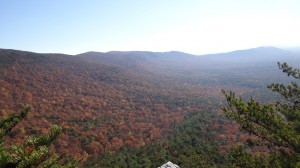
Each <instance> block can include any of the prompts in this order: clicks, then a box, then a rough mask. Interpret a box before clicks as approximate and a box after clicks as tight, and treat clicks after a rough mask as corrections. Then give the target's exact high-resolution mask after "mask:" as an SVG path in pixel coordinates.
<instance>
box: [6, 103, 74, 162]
mask: <svg viewBox="0 0 300 168" xmlns="http://www.w3.org/2000/svg"><path fill="white" fill-rule="evenodd" d="M29 111H30V107H26V108H24V109H23V110H21V112H20V113H19V114H16V113H13V114H11V115H9V116H7V117H4V118H3V119H1V120H0V167H9V168H14V167H20V168H25V167H26V168H31V167H43V168H58V167H59V168H72V167H77V165H78V161H76V160H75V159H73V158H71V157H69V156H66V155H64V154H61V155H56V154H52V153H51V152H50V149H49V147H50V145H51V144H52V143H53V142H54V140H55V139H56V138H57V137H58V135H59V134H60V133H61V128H60V127H59V126H56V125H55V126H53V127H52V128H51V130H50V131H49V132H48V133H47V134H44V135H41V136H39V137H28V138H26V139H25V140H24V142H23V143H20V144H13V145H11V146H4V145H3V141H4V139H5V137H6V136H7V135H8V133H9V132H11V130H12V129H13V128H14V127H15V126H16V125H17V124H18V123H19V122H20V121H21V120H22V119H24V118H25V117H26V116H27V114H28V112H29Z"/></svg>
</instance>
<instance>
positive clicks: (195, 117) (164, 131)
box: [0, 48, 300, 166]
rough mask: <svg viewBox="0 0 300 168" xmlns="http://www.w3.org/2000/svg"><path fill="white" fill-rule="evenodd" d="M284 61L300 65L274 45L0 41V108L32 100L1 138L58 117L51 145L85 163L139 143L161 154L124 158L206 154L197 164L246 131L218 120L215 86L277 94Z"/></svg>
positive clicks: (5, 110) (262, 96)
mask: <svg viewBox="0 0 300 168" xmlns="http://www.w3.org/2000/svg"><path fill="white" fill-rule="evenodd" d="M283 60H284V61H286V62H289V61H290V62H291V63H292V64H297V63H298V64H299V63H300V59H299V58H298V57H297V56H296V54H294V53H292V52H288V51H285V50H280V49H277V48H256V49H251V50H245V51H237V52H233V53H225V54H216V55H205V56H195V55H190V54H186V53H181V52H175V51H173V52H166V53H155V52H141V51H135V52H117V51H115V52H108V53H98V52H88V53H83V54H79V55H74V56H73V55H64V54H39V53H32V52H26V51H16V50H7V49H1V50H0V71H1V73H0V87H1V88H0V89H1V92H0V107H1V108H0V112H1V113H0V115H1V116H6V115H8V114H10V113H11V112H12V111H18V110H20V109H22V108H24V107H25V106H26V105H27V104H30V105H32V107H33V109H32V112H31V113H30V114H29V116H28V117H27V118H26V119H25V120H24V121H22V122H21V123H20V124H19V125H18V128H17V129H15V130H14V132H12V133H11V134H10V135H9V136H10V139H7V140H6V143H11V142H17V141H20V140H21V139H22V138H23V137H22V136H20V134H17V133H18V132H19V133H24V134H23V135H34V134H39V133H41V132H44V131H45V130H47V129H48V128H49V126H50V125H53V124H57V125H60V126H62V127H63V134H62V135H61V136H60V138H59V140H58V141H57V142H56V144H55V149H56V150H57V151H58V152H65V153H68V154H72V155H74V156H75V157H78V158H81V157H83V158H85V159H88V162H87V164H93V165H96V164H95V163H99V162H101V164H100V165H102V166H103V165H107V164H109V163H111V164H113V163H119V162H118V160H114V158H113V157H114V156H117V157H119V158H120V157H121V158H122V157H123V156H120V155H121V154H122V153H125V152H124V151H127V150H129V151H130V150H137V151H138V152H137V154H136V155H137V156H138V155H139V154H141V153H143V154H144V155H148V154H149V152H150V151H149V149H153V150H154V151H153V152H164V151H165V153H162V154H161V156H160V158H153V157H154V156H149V157H150V158H146V161H145V160H143V159H141V160H139V159H135V158H131V160H135V161H134V162H136V163H132V164H133V165H134V164H139V165H142V164H146V162H147V163H148V162H149V161H150V162H153V164H150V163H149V164H150V165H151V166H159V164H163V162H164V161H166V159H174V158H179V160H177V161H178V162H179V163H180V164H183V165H184V164H188V159H189V157H192V156H193V157H196V155H195V154H202V155H203V156H202V155H199V157H200V156H201V157H207V156H205V155H206V154H207V153H209V152H211V156H212V157H211V158H210V159H212V160H210V159H208V158H206V161H207V162H206V163H205V164H208V165H210V164H211V163H213V162H220V163H221V162H222V158H221V156H220V154H216V153H213V152H216V151H218V152H220V153H224V152H226V151H227V150H228V149H229V147H231V146H233V145H234V144H236V143H237V142H239V143H243V142H245V141H247V139H249V138H250V139H251V138H252V137H251V136H250V135H248V134H247V133H243V132H240V131H239V130H238V126H237V125H235V123H233V122H232V121H229V120H227V119H226V118H224V116H223V113H222V111H221V108H222V107H223V106H224V104H225V99H224V97H223V95H222V93H221V89H222V88H224V89H227V90H234V91H236V92H238V93H239V94H240V95H243V96H245V97H250V96H254V97H256V98H257V99H259V100H261V101H269V100H270V98H271V100H276V96H275V95H274V94H273V93H271V92H270V91H268V90H267V89H265V86H266V84H268V83H272V82H275V81H283V82H286V77H285V76H284V75H281V76H280V74H279V75H278V72H277V66H276V62H277V61H283ZM199 116H200V117H199ZM184 133H190V134H184ZM21 135H22V134H21ZM177 135H178V136H177ZM179 135H180V136H179ZM204 135H205V136H204ZM212 139H213V140H212ZM207 142H210V143H207ZM185 143H189V144H190V145H191V146H190V148H188V147H189V146H188V145H187V149H184V150H186V152H185V153H183V154H180V153H178V151H179V149H180V150H183V148H182V147H184V146H185ZM204 144H205V145H204ZM149 145H155V146H156V145H158V146H156V147H157V148H156V147H153V146H150V147H149ZM137 147H139V148H137ZM157 149H158V150H157ZM162 149H163V150H162ZM139 150H142V151H143V152H139ZM155 150H156V151H155ZM254 151H255V152H261V153H263V152H266V149H254ZM134 152H136V151H134ZM134 152H133V153H134ZM181 152H182V151H181ZM150 153H151V152H150ZM132 157H134V155H132ZM151 157H152V158H151ZM103 158H109V159H108V160H105V159H103ZM151 159H152V160H151ZM121 160H122V159H121ZM153 160H155V161H153ZM204 160H205V159H204ZM106 161H107V162H106ZM119 161H120V160H119ZM160 162H161V163H160ZM149 164H148V165H149ZM156 164H158V165H156ZM90 166H91V165H90Z"/></svg>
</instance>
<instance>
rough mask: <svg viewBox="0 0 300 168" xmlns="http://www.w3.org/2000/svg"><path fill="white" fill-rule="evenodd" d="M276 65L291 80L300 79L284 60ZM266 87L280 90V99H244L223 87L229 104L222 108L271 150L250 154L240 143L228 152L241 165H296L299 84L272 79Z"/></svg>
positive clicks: (299, 144) (299, 150)
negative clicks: (267, 154) (285, 83)
mask: <svg viewBox="0 0 300 168" xmlns="http://www.w3.org/2000/svg"><path fill="white" fill-rule="evenodd" d="M278 66H279V68H280V69H281V70H282V71H283V72H284V73H287V75H288V76H291V77H293V78H294V80H299V79H300V70H299V69H296V68H292V67H291V66H289V65H288V64H287V63H283V64H280V63H278ZM268 88H269V89H271V90H272V91H274V92H277V93H278V94H280V95H281V97H282V100H281V101H278V102H277V103H270V104H261V103H259V102H257V101H255V100H254V99H253V98H250V100H248V101H247V102H244V101H243V100H242V98H241V97H237V96H236V95H235V93H234V92H232V91H229V92H226V91H224V90H222V92H223V93H224V94H225V96H226V99H227V103H228V106H227V107H226V108H224V109H223V111H224V112H225V115H226V116H227V117H228V118H230V119H233V120H235V121H236V122H237V123H238V124H240V126H241V129H242V130H245V131H247V132H249V133H250V134H253V135H255V136H256V137H258V138H257V141H259V144H260V145H261V144H264V145H266V146H267V147H268V148H269V149H270V150H271V151H272V152H271V154H270V155H269V156H265V158H264V159H258V157H252V156H251V155H249V154H247V152H246V151H245V150H243V149H242V148H240V147H239V148H236V149H234V150H233V151H232V153H231V154H232V156H233V162H234V163H235V164H236V165H237V166H241V167H245V165H248V166H249V165H250V164H249V163H250V162H252V163H255V164H256V165H258V164H260V165H261V166H262V167H270V166H271V167H299V166H300V88H299V85H298V84H297V82H295V81H292V82H291V84H289V85H284V84H278V83H273V84H270V85H268ZM273 151H274V152H273ZM260 157H262V156H260ZM245 158H247V159H245ZM255 164H254V165H255Z"/></svg>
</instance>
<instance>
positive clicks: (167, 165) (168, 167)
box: [158, 161, 180, 168]
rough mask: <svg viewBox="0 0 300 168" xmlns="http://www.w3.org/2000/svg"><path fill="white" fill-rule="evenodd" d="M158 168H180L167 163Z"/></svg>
mask: <svg viewBox="0 0 300 168" xmlns="http://www.w3.org/2000/svg"><path fill="white" fill-rule="evenodd" d="M158 168H180V167H179V166H178V165H176V164H174V163H172V162H170V161H168V162H167V163H165V164H164V165H162V166H160V167H158Z"/></svg>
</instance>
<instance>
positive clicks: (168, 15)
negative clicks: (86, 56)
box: [0, 0, 300, 54]
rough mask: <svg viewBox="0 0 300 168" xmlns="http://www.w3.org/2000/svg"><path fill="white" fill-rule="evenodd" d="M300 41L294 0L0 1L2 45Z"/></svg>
mask: <svg viewBox="0 0 300 168" xmlns="http://www.w3.org/2000/svg"><path fill="white" fill-rule="evenodd" d="M271 45H276V46H300V0H86V1H84V0H1V1H0V48H11V49H19V50H27V51H33V52H43V53H45V52H55V53H66V54H78V53H82V52H86V51H102V52H106V51H110V50H122V51H124V50H125V51H126V50H127V51H128V50H148V51H171V50H178V51H184V52H188V53H193V54H204V53H215V52H225V51H231V50H236V49H245V48H252V47H258V46H271Z"/></svg>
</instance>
